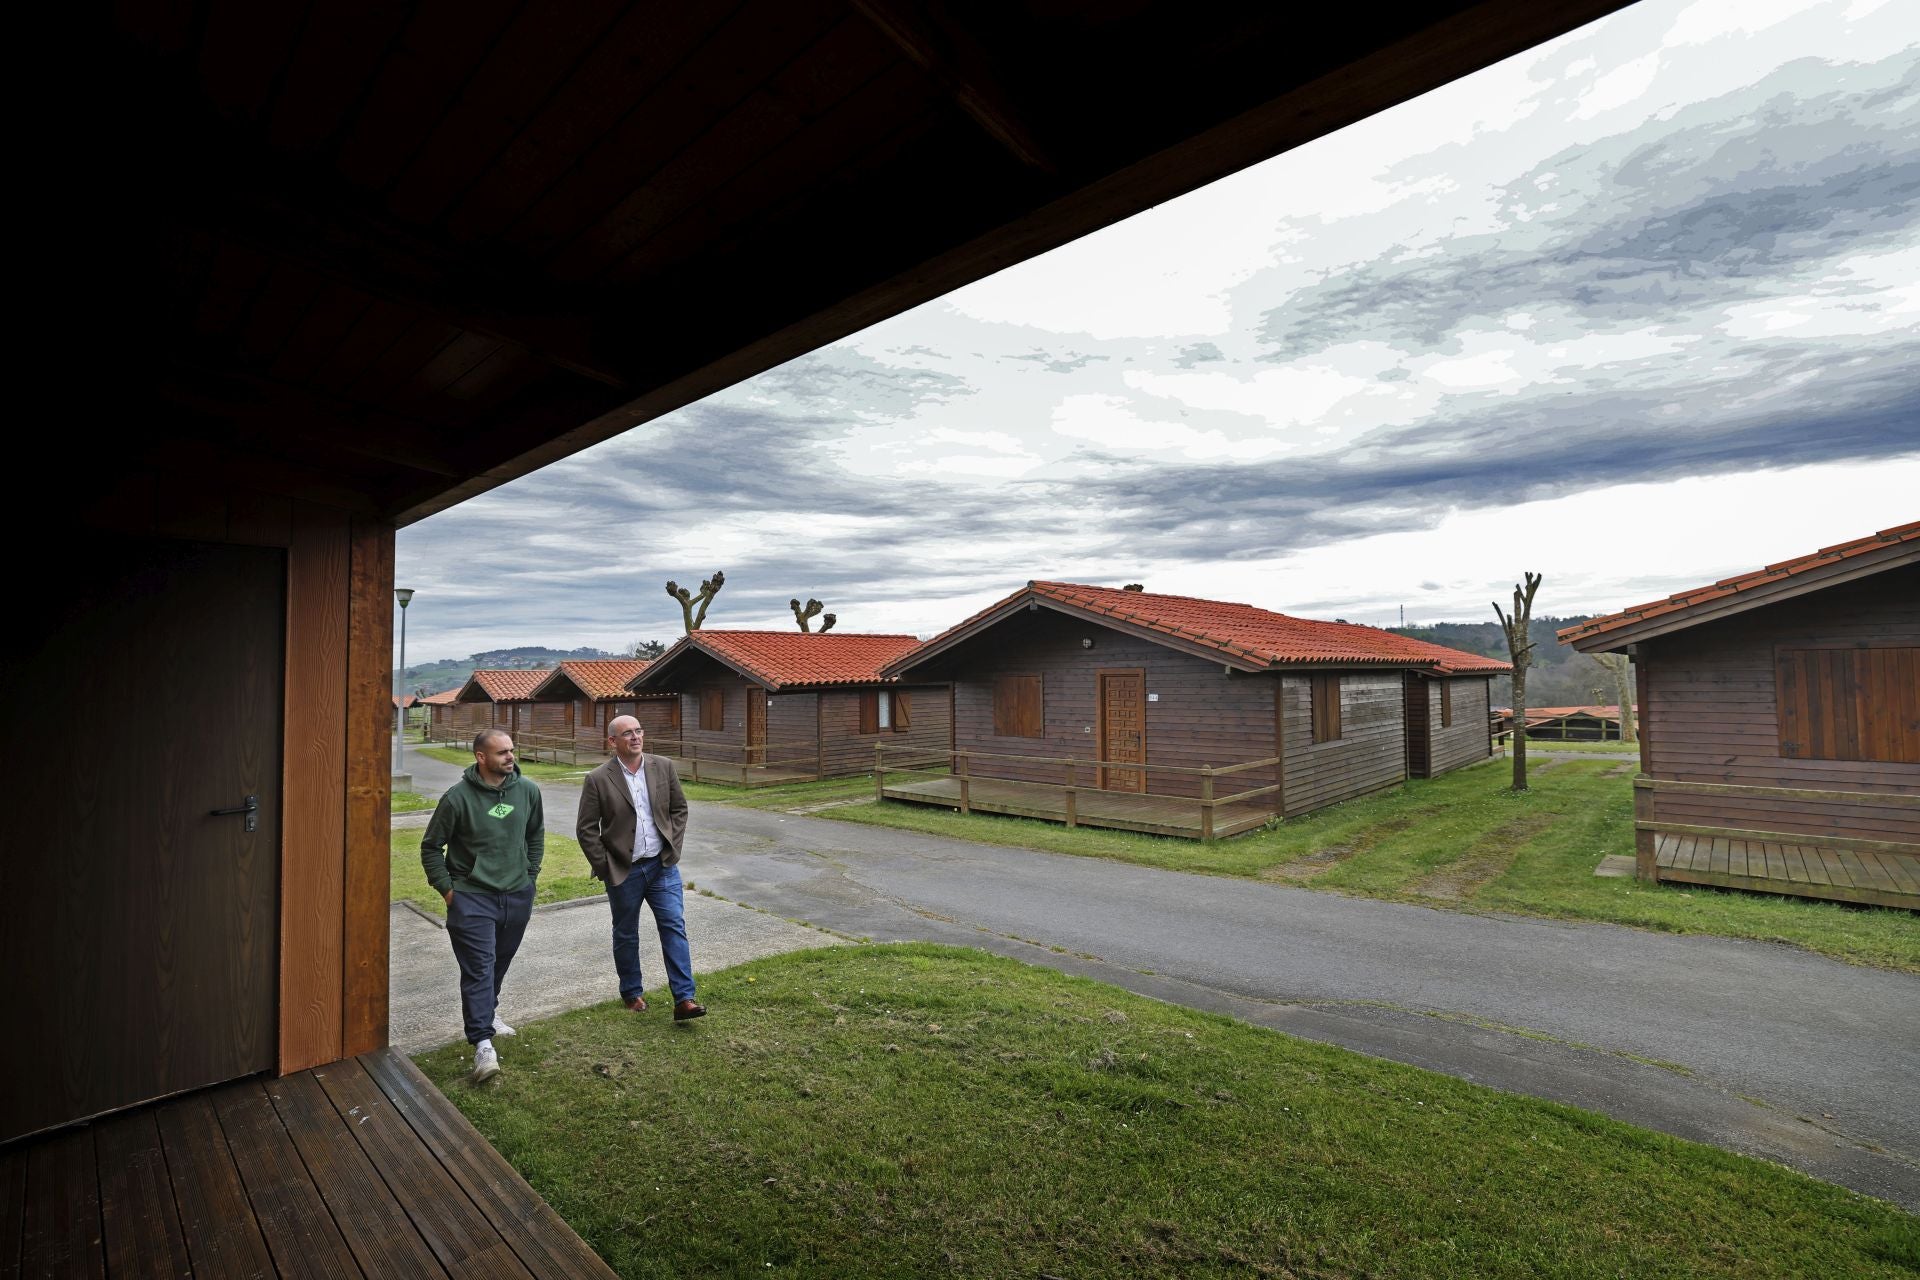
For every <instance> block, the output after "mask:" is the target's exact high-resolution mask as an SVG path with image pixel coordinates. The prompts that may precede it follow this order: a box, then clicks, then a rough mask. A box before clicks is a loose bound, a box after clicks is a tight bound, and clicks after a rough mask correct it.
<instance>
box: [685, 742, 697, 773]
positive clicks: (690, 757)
mask: <svg viewBox="0 0 1920 1280" xmlns="http://www.w3.org/2000/svg"><path fill="white" fill-rule="evenodd" d="M687 763H688V764H690V765H692V766H693V780H694V781H695V782H698V781H700V744H699V743H697V742H695V743H693V744H691V746H690V747H689V749H688V751H687Z"/></svg>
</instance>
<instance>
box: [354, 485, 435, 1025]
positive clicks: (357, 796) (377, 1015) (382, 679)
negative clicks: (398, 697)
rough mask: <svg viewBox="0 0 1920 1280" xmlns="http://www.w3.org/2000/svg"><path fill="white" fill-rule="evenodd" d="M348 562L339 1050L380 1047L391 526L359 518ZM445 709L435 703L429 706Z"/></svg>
mask: <svg viewBox="0 0 1920 1280" xmlns="http://www.w3.org/2000/svg"><path fill="white" fill-rule="evenodd" d="M352 538H353V545H352V550H351V557H350V560H349V564H348V574H349V577H348V582H349V598H348V605H347V610H348V612H347V645H348V650H347V697H348V721H347V742H346V748H347V759H346V769H347V816H346V841H347V848H346V858H347V865H346V876H345V892H344V902H343V906H344V912H345V915H344V920H343V922H342V928H343V938H344V950H343V953H342V976H341V985H342V996H341V1028H340V1053H341V1054H342V1055H345V1054H354V1053H366V1052H368V1051H369V1050H372V1049H379V1048H382V1047H384V1046H385V1045H386V1043H387V960H388V954H387V937H388V933H389V932H390V930H389V927H388V926H389V920H388V916H387V912H388V909H389V907H390V905H391V904H390V901H389V898H390V891H389V885H390V883H391V875H390V871H389V866H388V864H389V860H390V854H389V852H388V850H389V847H390V846H389V839H390V831H391V822H390V816H389V815H390V812H391V803H392V795H391V787H392V770H391V768H390V759H389V758H390V755H391V753H392V745H391V744H392V741H393V739H392V732H393V728H392V725H391V724H390V723H389V720H388V716H387V714H386V710H387V705H388V703H387V692H388V690H389V688H390V687H391V686H390V684H389V681H390V679H391V675H392V670H393V665H392V664H393V607H394V601H393V526H392V525H390V524H387V523H385V522H384V521H374V520H356V521H354V523H353V527H352ZM434 710H436V711H438V710H442V708H438V707H436V708H434Z"/></svg>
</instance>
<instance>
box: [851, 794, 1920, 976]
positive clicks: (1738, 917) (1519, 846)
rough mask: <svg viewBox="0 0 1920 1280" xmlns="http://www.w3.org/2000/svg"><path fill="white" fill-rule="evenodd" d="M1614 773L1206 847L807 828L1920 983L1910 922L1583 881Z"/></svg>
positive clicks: (1612, 839)
mask: <svg viewBox="0 0 1920 1280" xmlns="http://www.w3.org/2000/svg"><path fill="white" fill-rule="evenodd" d="M1541 763H1543V764H1544V763H1545V762H1544V761H1543V762H1541ZM1617 767H1618V762H1616V761H1612V760H1593V761H1588V760H1574V759H1563V760H1560V761H1557V762H1555V763H1554V764H1553V766H1552V767H1551V768H1535V769H1532V770H1531V771H1530V776H1529V782H1530V784H1531V789H1530V790H1529V791H1527V792H1526V793H1524V794H1520V795H1515V794H1514V793H1513V792H1511V791H1510V790H1508V789H1507V784H1508V782H1509V780H1510V778H1511V768H1510V766H1509V765H1508V764H1506V763H1504V762H1501V761H1490V762H1488V763H1487V764H1483V765H1477V766H1475V767H1473V768H1469V769H1460V770H1457V771H1455V772H1453V773H1450V774H1447V775H1445V776H1444V777H1440V778H1433V779H1419V778H1416V779H1414V780H1412V781H1410V782H1408V783H1407V784H1405V785H1404V786H1401V787H1396V788H1394V789H1392V790H1390V791H1384V792H1379V793H1377V794H1375V795H1372V796H1366V797H1363V798H1361V799H1358V800H1351V801H1348V802H1347V803H1345V804H1340V805H1334V806H1332V807H1331V808H1327V809H1321V810H1319V811H1317V812H1314V813H1310V814H1305V815H1303V816H1301V817H1297V818H1290V819H1288V820H1287V821H1286V822H1284V823H1281V824H1279V825H1278V826H1274V827H1270V828H1267V829H1264V830H1261V831H1256V832H1251V833H1249V834H1247V835H1244V836H1237V837H1235V838H1233V839H1231V840H1221V841H1218V842H1216V843H1214V844H1211V845H1208V844H1203V843H1201V842H1200V841H1197V840H1179V839H1172V838H1168V837H1162V836H1147V835H1136V834H1134V833H1132V832H1125V831H1103V830H1097V829H1094V828H1089V827H1078V828H1075V829H1073V830H1068V829H1067V828H1066V827H1064V826H1062V825H1060V824H1057V823H1050V822H1039V821H1035V820H1032V819H1025V818H1008V817H1002V816H999V815H995V814H971V815H966V816H962V815H961V814H958V813H955V812H953V811H951V810H944V809H936V808H930V807H927V806H924V805H913V804H906V803H902V802H899V801H886V802H883V803H880V804H869V805H861V806H854V807H848V808H844V809H827V810H824V811H822V812H821V814H820V815H819V816H821V817H823V818H833V819H837V820H839V821H843V822H864V823H869V824H872V825H876V826H886V827H896V828H900V829H903V830H911V831H925V832H930V833H933V834H937V835H947V836H954V837H957V838H959V839H964V840H979V841H983V842H986V843H989V844H1007V845H1019V846H1023V847H1025V848H1031V849H1045V850H1049V851H1052V852H1055V853H1071V854H1080V855H1083V856H1087V857H1099V858H1114V859H1118V860H1120V861H1123V862H1137V863H1142V864H1144V865H1147V866H1155V867H1165V868H1168V869H1169V870H1174V871H1190V872H1200V873H1203V874H1207V875H1223V876H1244V877H1247V878H1250V879H1259V880H1271V881H1276V882H1279V883H1285V884H1297V885H1302V886H1306V887H1310V888H1315V889H1329V890H1337V891H1339V892H1342V893H1351V894H1360V895H1364V896H1366V897H1372V898H1389V899H1397V900H1401V901H1410V902H1420V903H1424V904H1426V905H1430V906H1443V907H1456V908H1465V909H1473V910H1487V909H1494V910H1500V911H1512V912H1518V913H1523V914H1527V915H1539V916H1552V917H1556V918H1560V919H1570V920H1597V921H1607V922H1611V923H1614V924H1626V925H1634V926H1637V927H1640V928H1646V929H1661V930H1666V931H1669V932H1674V933H1710V934H1717V935H1720V936H1723V937H1729V938H1751V939H1759V940H1764V941H1776V942H1788V943H1792V944H1794V945H1796V946H1801V947H1806V948H1808V949H1809V950H1813V951H1818V952H1821V953H1822V954H1825V955H1830V956H1834V957H1837V958H1839V959H1843V960H1848V961H1852V962H1854V963H1858V964H1869V965H1878V966H1881V967H1885V968H1891V969H1904V970H1906V971H1908V972H1916V973H1920V927H1916V925H1915V922H1914V918H1913V915H1912V913H1911V912H1906V911H1897V910H1893V909H1890V908H1878V907H1876V908H1860V907H1852V906H1847V905H1844V904H1841V903H1836V902H1816V901H1812V900H1810V899H1805V898H1790V897H1785V896H1781V895H1775V894H1757V893H1752V894H1750V893H1739V892H1723V891H1716V890H1712V889H1700V888H1693V887H1688V886H1681V885H1675V884H1663V885H1659V886H1653V885H1647V884H1643V883H1641V882H1640V881H1638V880H1634V879H1631V878H1628V879H1600V878H1598V877H1596V876H1595V875H1594V874H1593V869H1594V868H1595V867H1596V866H1598V865H1599V862H1600V859H1601V857H1602V855H1605V854H1609V853H1618V854H1631V853H1632V852H1633V785H1632V784H1633V779H1632V778H1631V777H1630V776H1609V774H1610V771H1611V770H1613V769H1616V768H1617Z"/></svg>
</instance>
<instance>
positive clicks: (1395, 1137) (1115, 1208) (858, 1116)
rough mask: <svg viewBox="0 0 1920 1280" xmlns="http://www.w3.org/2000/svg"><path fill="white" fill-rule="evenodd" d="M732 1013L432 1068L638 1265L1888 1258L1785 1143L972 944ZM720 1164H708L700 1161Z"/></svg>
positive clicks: (1850, 1197) (578, 1029) (1722, 1262)
mask: <svg viewBox="0 0 1920 1280" xmlns="http://www.w3.org/2000/svg"><path fill="white" fill-rule="evenodd" d="M701 994H702V996H703V997H704V998H705V999H706V1000H707V1001H708V1003H709V1005H710V1006H711V1007H712V1009H713V1016H711V1017H709V1018H707V1019H704V1020H703V1021H701V1022H696V1023H684V1024H678V1025H676V1024H674V1023H672V1022H670V1021H668V1020H666V1019H665V1018H661V1017H649V1018H635V1017H633V1016H632V1015H631V1014H628V1013H626V1012H625V1011H624V1010H621V1009H619V1008H618V1007H617V1006H615V1005H613V1004H607V1005H602V1006H598V1007H595V1008H592V1009H585V1010H581V1011H578V1012H576V1013H571V1014H567V1015H565V1016H563V1017H560V1018H556V1019H553V1020H551V1021H548V1022H544V1023H539V1024H535V1025H529V1026H523V1027H522V1029H521V1034H520V1036H519V1037H518V1038H517V1039H515V1040H512V1041H508V1042H506V1046H505V1048H504V1049H503V1050H502V1057H503V1062H504V1065H505V1071H504V1072H503V1073H502V1074H501V1075H500V1076H499V1077H498V1078H497V1079H496V1080H495V1081H494V1082H493V1083H492V1084H489V1085H487V1086H485V1087H484V1088H478V1089H476V1088H472V1087H469V1086H468V1085H467V1084H466V1083H465V1082H464V1080H463V1078H462V1075H463V1072H464V1071H465V1070H466V1068H467V1066H468V1065H469V1064H468V1063H467V1062H466V1061H465V1060H464V1059H465V1054H464V1053H463V1051H462V1050H463V1048H464V1047H463V1046H455V1047H450V1048H448V1049H443V1050H438V1051H435V1052H433V1053H429V1054H426V1055H424V1056H423V1057H422V1058H421V1059H420V1064H421V1066H422V1068H423V1069H424V1070H425V1071H426V1072H427V1074H428V1075H429V1076H431V1077H432V1078H433V1079H434V1080H435V1082H436V1083H438V1084H439V1085H440V1087H441V1088H442V1089H444V1090H445V1091H446V1093H447V1095H448V1097H450V1098H451V1099H452V1100H453V1101H454V1102H455V1103H456V1104H457V1105H458V1106H459V1107H460V1108H461V1109H462V1110H463V1111H465V1112H466V1113H467V1115H468V1116H469V1117H471V1118H472V1120H473V1121H474V1123H475V1124H476V1125H478V1127H479V1128H480V1130H481V1132H482V1133H483V1134H485V1135H486V1137H487V1139H488V1140H489V1141H490V1142H492V1143H493V1144H494V1146H496V1147H497V1148H498V1149H499V1150H500V1151H501V1152H503V1153H504V1154H505V1155H506V1156H507V1158H508V1159H509V1160H511V1161H512V1162H513V1164H514V1166H515V1167H516V1168H518V1169H519V1170H520V1172H521V1173H522V1174H523V1175H524V1176H525V1177H526V1178H527V1179H528V1181H530V1182H531V1183H532V1184H533V1185H534V1187H535V1188H536V1189H538V1190H539V1192H540V1193H541V1194H542V1195H543V1196H545V1197H546V1199H547V1200H548V1201H549V1202H550V1203H551V1204H553V1206H554V1207H555V1208H556V1209H558V1210H559V1212H560V1213H561V1215H562V1216H563V1217H565V1218H566V1219H567V1221H568V1222H569V1223H571V1224H572V1225H573V1227H574V1229H575V1230H577V1231H578V1232H579V1233H580V1234H581V1235H582V1236H583V1237H585V1239H586V1240H587V1242H588V1243H589V1244H591V1245H592V1246H593V1247H594V1248H595V1249H596V1250H598V1251H599V1252H600V1253H601V1255H602V1256H603V1257H605V1258H606V1259H607V1260H608V1261H609V1262H610V1263H611V1264H612V1265H613V1267H614V1269H615V1270H616V1271H618V1272H619V1273H620V1274H621V1275H623V1276H629V1277H645V1276H667V1275H736V1276H744V1275H749V1274H751V1275H766V1274H781V1275H802V1276H822V1277H836V1278H838V1277H860V1276H897V1275H932V1274H943V1275H947V1274H951V1275H969V1276H1012V1275H1020V1276H1034V1275H1126V1276H1150V1277H1151V1276H1182V1277H1185V1276H1211V1275H1234V1276H1242V1275H1275V1276H1318V1277H1332V1276H1353V1275H1378V1276H1388V1275H1390V1276H1409V1277H1411V1276H1446V1277H1587V1276H1597V1275H1631V1276H1636V1277H1680V1276H1687V1277H1712V1276H1729V1277H1731V1276H1738V1277H1743V1278H1745V1277H1825V1276H1836V1277H1837V1276H1848V1277H1876V1276H1885V1277H1892V1276H1897V1275H1903V1274H1908V1273H1906V1272H1905V1271H1903V1269H1902V1266H1901V1262H1900V1260H1901V1259H1902V1258H1909V1259H1910V1258H1911V1257H1912V1256H1913V1254H1914V1251H1915V1246H1916V1239H1917V1237H1916V1231H1917V1229H1920V1228H1917V1224H1916V1221H1915V1219H1913V1218H1911V1217H1908V1216H1907V1215H1904V1214H1902V1213H1900V1212H1899V1211H1898V1210H1897V1209H1894V1208H1892V1207H1891V1206H1888V1205H1886V1204H1883V1203H1881V1202H1879V1201H1875V1200H1871V1199H1869V1198H1867V1197H1864V1196H1860V1195H1856V1194H1854V1193H1852V1192H1849V1191H1845V1190H1842V1189H1840V1188H1837V1187H1833V1186H1829V1185H1827V1184H1824V1183H1819V1182H1815V1181H1813V1180H1811V1179H1808V1178H1805V1177H1803V1176H1801V1175H1799V1174H1796V1173H1793V1172H1791V1171H1789V1170H1786V1169H1783V1168H1780V1167H1778V1166H1774V1165H1769V1164H1765V1163H1762V1162H1759V1161H1755V1160H1750V1159H1747V1158H1745V1157H1741V1156H1736V1155H1731V1154H1728V1153H1725V1152H1721V1151H1718V1150H1715V1149H1713V1148H1709V1147H1704V1146H1700V1145H1696V1144H1694V1143H1690V1142H1684V1141H1681V1140H1679V1139H1674V1138H1669V1137H1666V1136H1664V1135H1660V1134H1655V1133H1651V1132H1648V1131H1646V1130H1643V1129H1638V1128H1635V1127H1633V1126H1631V1125H1626V1124H1621V1123H1618V1122H1616V1121H1612V1120H1608V1119H1606V1118H1604V1117H1601V1116H1597V1115H1593V1114H1590V1113H1587V1112H1583V1111H1579V1110H1576V1109H1574V1108H1570V1107H1564V1106H1559V1105H1556V1104H1554V1103H1549V1102H1541V1101H1538V1100H1535V1099H1530V1098H1522V1097H1517V1096H1514V1095H1510V1094H1503V1093H1497V1092H1495V1091H1493V1090H1489V1089H1485V1088H1481V1087H1479V1086H1476V1085H1472V1084H1468V1083H1466V1082H1464V1081H1459V1080H1455V1079H1452V1078H1450V1077H1447V1076H1441V1075H1435V1074H1431V1073H1428V1072H1424V1071H1420V1070H1418V1069H1415V1068H1412V1067H1406V1066H1401V1065H1399V1064H1396V1063H1389V1062H1382V1061H1379V1060H1377V1059H1372V1058H1366V1057H1362V1056H1360V1055H1358V1054H1354V1053H1349V1052H1347V1051H1344V1050H1340V1049H1336V1048H1331V1047H1328V1046H1324V1045H1317V1044H1312V1043H1309V1042H1306V1041H1302V1040H1296V1039H1293V1038H1291V1037H1288V1036H1284V1035H1280V1034H1277V1033H1275V1032H1271V1031H1266V1030H1263V1029H1261V1028H1257V1027H1251V1026H1248V1025H1246V1024H1244V1023H1240V1022H1235V1021H1233V1020H1232V1019H1228V1018H1224V1017H1219V1016H1215V1015H1210V1014H1202V1013H1196V1012H1193V1011H1190V1010H1185V1009H1181V1008H1178V1007H1175V1006H1171V1005H1166V1004H1162V1003H1159V1002H1157V1001H1152V1000H1147V999H1143V998H1140V997H1137V996H1134V995H1132V994H1130V993H1128V992H1125V991H1121V990H1119V989H1117V988H1114V987H1109V986H1106V985H1103V984H1100V983H1095V982H1090V981H1087V980H1084V979H1078V978H1070V977H1067V976H1064V975H1061V974H1058V973H1055V972H1053V971H1051V970H1047V969H1041V968H1035V967H1029V966H1026V965H1021V964H1018V963H1016V962H1013V961H1010V960H1005V959H1002V958H999V957H993V956H985V955H982V954H980V953H977V952H971V951H961V950H956V949H950V948H939V947H930V946H922V945H914V946H890V947H865V948H858V949H838V950H836V951H834V952H824V951H811V952H800V953H795V954H789V955H784V956H779V957H773V958H769V959H766V960H761V961H756V962H754V963H752V964H749V965H744V966H741V967H739V968H735V969H730V970H727V971H725V972H724V973H720V974H716V975H712V976H710V977H708V978H706V979H704V980H703V982H702V988H701ZM689 1171H695V1172H696V1173H697V1176H689Z"/></svg>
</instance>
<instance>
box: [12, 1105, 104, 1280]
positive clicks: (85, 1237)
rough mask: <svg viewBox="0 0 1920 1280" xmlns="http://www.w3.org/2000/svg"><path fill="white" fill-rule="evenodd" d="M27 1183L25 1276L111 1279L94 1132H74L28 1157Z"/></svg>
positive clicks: (55, 1138)
mask: <svg viewBox="0 0 1920 1280" xmlns="http://www.w3.org/2000/svg"><path fill="white" fill-rule="evenodd" d="M26 1183H27V1186H26V1204H25V1207H24V1212H23V1214H22V1227H21V1233H20V1244H21V1250H20V1264H21V1265H20V1270H21V1274H23V1275H28V1276H104V1275H106V1273H107V1272H106V1265H107V1264H106V1257H105V1255H104V1254H103V1253H102V1252H101V1230H100V1184H99V1179H98V1176H97V1173H96V1171H95V1165H94V1151H93V1131H92V1130H91V1129H84V1128H82V1129H74V1130H71V1131H69V1132H66V1133H61V1134H56V1135H55V1136H53V1137H52V1138H48V1139H45V1140H44V1141H42V1142H40V1143H38V1144H36V1145H35V1146H34V1148H33V1150H32V1152H31V1153H30V1154H29V1155H28V1157H27V1177H26Z"/></svg>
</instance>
